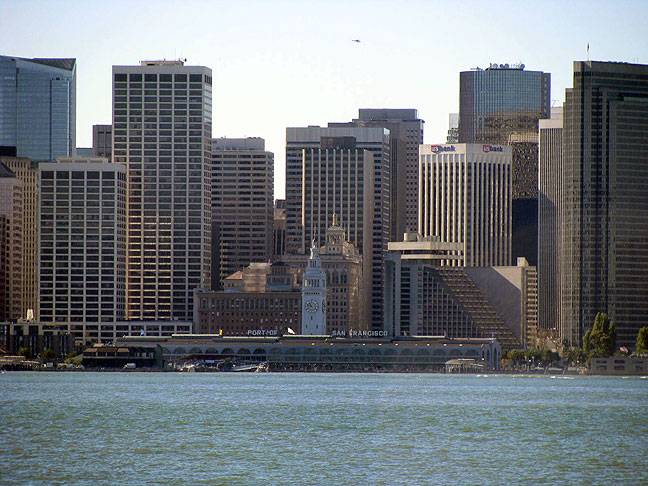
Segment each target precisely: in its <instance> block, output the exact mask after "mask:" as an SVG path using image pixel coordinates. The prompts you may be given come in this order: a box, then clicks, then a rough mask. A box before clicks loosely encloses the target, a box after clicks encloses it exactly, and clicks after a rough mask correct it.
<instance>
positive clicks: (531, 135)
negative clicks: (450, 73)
mask: <svg viewBox="0 0 648 486" xmlns="http://www.w3.org/2000/svg"><path fill="white" fill-rule="evenodd" d="M550 97H551V74H549V73H544V72H542V71H525V70H524V64H520V65H511V66H509V65H508V64H491V65H490V67H488V68H486V69H480V68H476V69H474V70H472V71H463V72H462V73H461V74H460V76H459V143H492V144H499V145H504V144H508V143H511V142H512V141H517V142H522V141H533V142H535V141H537V134H538V120H539V119H541V118H549V114H550Z"/></svg>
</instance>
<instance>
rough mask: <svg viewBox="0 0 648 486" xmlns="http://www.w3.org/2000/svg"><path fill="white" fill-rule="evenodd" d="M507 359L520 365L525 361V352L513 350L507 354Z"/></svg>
mask: <svg viewBox="0 0 648 486" xmlns="http://www.w3.org/2000/svg"><path fill="white" fill-rule="evenodd" d="M506 358H507V359H509V360H511V361H512V362H513V364H520V363H522V362H523V361H524V351H522V350H521V349H511V350H510V351H509V352H508V353H506Z"/></svg>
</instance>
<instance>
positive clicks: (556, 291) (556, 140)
mask: <svg viewBox="0 0 648 486" xmlns="http://www.w3.org/2000/svg"><path fill="white" fill-rule="evenodd" d="M562 115H563V113H562V107H561V108H552V109H551V119H549V120H540V127H539V130H538V133H539V135H538V141H539V143H538V326H539V327H540V328H541V329H546V330H550V331H558V328H559V325H560V293H561V289H560V252H561V248H562V223H561V221H560V214H561V208H562V196H563V192H562V172H563V162H562V130H563V118H562ZM560 334H561V335H562V334H563V333H560Z"/></svg>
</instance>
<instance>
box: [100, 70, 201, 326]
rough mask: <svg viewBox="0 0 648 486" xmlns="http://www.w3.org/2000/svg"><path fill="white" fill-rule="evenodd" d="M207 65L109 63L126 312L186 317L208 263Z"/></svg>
mask: <svg viewBox="0 0 648 486" xmlns="http://www.w3.org/2000/svg"><path fill="white" fill-rule="evenodd" d="M211 83H212V78H211V70H210V69H209V68H206V67H202V66H185V65H184V63H183V62H182V61H143V62H142V63H141V65H140V66H113V124H112V125H113V162H115V163H124V164H126V167H127V176H128V177H127V180H128V253H127V254H128V278H127V301H128V302H127V317H128V318H130V319H181V320H185V319H187V320H188V319H191V316H192V314H193V304H192V301H193V289H194V288H196V287H205V288H206V287H208V286H209V284H210V281H211V279H210V271H211V249H210V247H211V167H210V166H211Z"/></svg>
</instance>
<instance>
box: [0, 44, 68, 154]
mask: <svg viewBox="0 0 648 486" xmlns="http://www.w3.org/2000/svg"><path fill="white" fill-rule="evenodd" d="M75 148H76V59H23V58H20V57H9V56H0V155H9V156H16V155H17V156H18V157H29V158H31V159H33V160H53V159H55V158H56V157H67V156H71V155H72V154H73V153H74V150H75Z"/></svg>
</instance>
